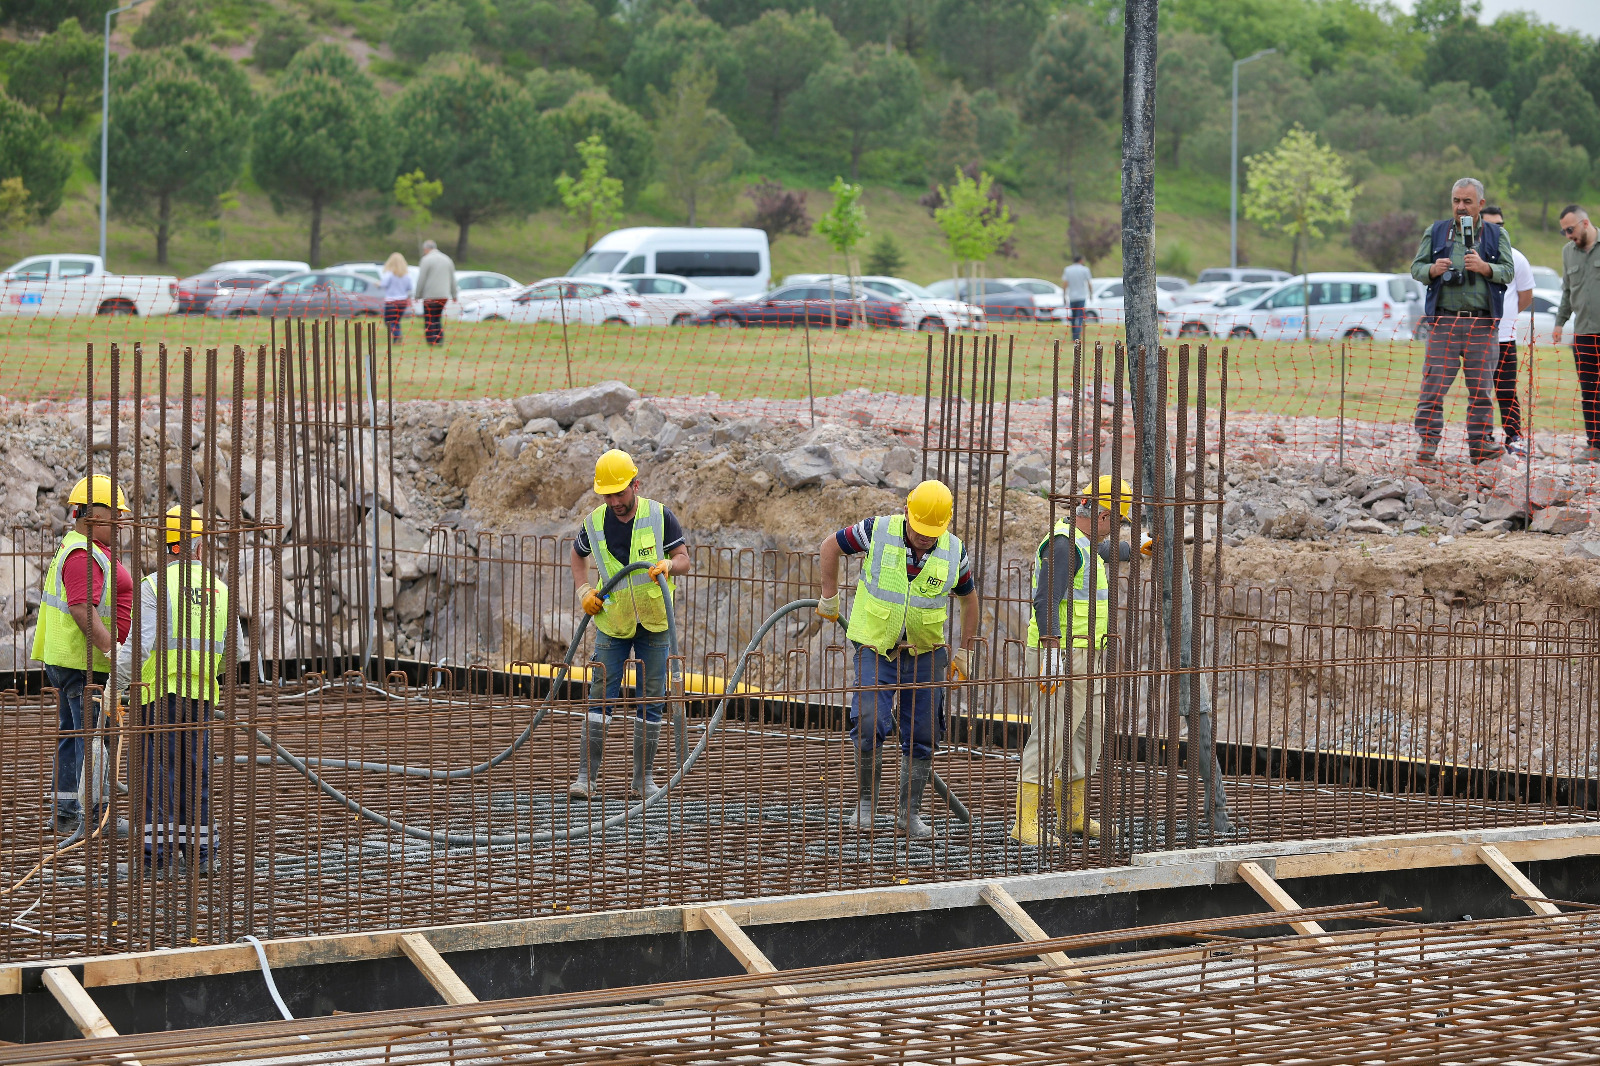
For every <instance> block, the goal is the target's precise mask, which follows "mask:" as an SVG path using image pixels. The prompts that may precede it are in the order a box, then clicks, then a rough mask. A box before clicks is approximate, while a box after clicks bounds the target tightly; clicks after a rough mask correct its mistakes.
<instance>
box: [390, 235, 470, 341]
mask: <svg viewBox="0 0 1600 1066" xmlns="http://www.w3.org/2000/svg"><path fill="white" fill-rule="evenodd" d="M452 273H453V272H452ZM410 306H411V269H410V268H409V267H408V266H406V257H405V256H403V255H401V254H400V253H399V252H395V253H394V254H392V255H390V256H389V259H388V262H386V263H384V264H383V324H384V325H385V326H387V327H388V328H389V339H390V340H392V341H394V342H395V343H396V344H399V343H400V319H401V318H403V317H405V313H406V308H408V307H410Z"/></svg>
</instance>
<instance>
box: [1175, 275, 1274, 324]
mask: <svg viewBox="0 0 1600 1066" xmlns="http://www.w3.org/2000/svg"><path fill="white" fill-rule="evenodd" d="M1201 284H1202V285H1210V284H1220V285H1223V286H1225V288H1223V289H1222V290H1220V295H1215V296H1213V297H1212V298H1211V299H1209V300H1202V301H1201V302H1199V303H1186V304H1179V305H1178V307H1177V309H1176V310H1174V311H1173V313H1172V314H1170V315H1167V316H1166V318H1165V319H1164V320H1163V326H1164V329H1163V332H1164V333H1166V335H1167V336H1169V337H1211V336H1215V335H1216V331H1217V316H1218V315H1221V314H1223V313H1224V312H1227V311H1230V310H1232V309H1233V308H1236V307H1244V306H1246V305H1248V304H1253V303H1255V302H1256V301H1257V300H1259V299H1261V298H1262V297H1263V296H1265V295H1266V294H1267V293H1269V292H1271V291H1272V290H1273V288H1274V287H1275V286H1274V285H1271V284H1265V285H1250V284H1241V283H1240V282H1237V281H1223V282H1215V283H1213V282H1201ZM1196 287H1197V288H1198V287H1199V286H1196Z"/></svg>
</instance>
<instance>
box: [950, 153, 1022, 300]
mask: <svg viewBox="0 0 1600 1066" xmlns="http://www.w3.org/2000/svg"><path fill="white" fill-rule="evenodd" d="M955 179H956V180H955V182H954V183H953V184H951V185H941V186H939V189H938V194H939V199H940V200H941V201H943V203H942V204H941V206H939V207H936V208H934V212H933V219H934V221H935V222H937V223H938V224H939V230H940V231H941V232H942V233H943V234H944V239H945V242H946V243H947V244H948V245H949V246H950V258H951V259H952V260H954V261H955V263H956V264H957V270H958V271H959V269H960V264H962V263H965V264H966V265H967V267H968V276H969V278H971V279H974V280H975V279H976V278H977V268H978V266H979V265H980V264H983V263H987V262H988V261H989V260H990V259H991V258H992V257H993V256H994V254H995V253H996V252H997V251H999V250H1000V248H1001V247H1002V246H1004V245H1005V244H1006V242H1007V241H1009V240H1010V239H1011V233H1012V231H1013V230H1014V229H1015V228H1016V226H1015V224H1014V223H1013V221H1012V219H1011V211H1010V209H1009V208H1007V207H1006V206H1005V205H1004V204H1003V203H1002V204H1001V205H1000V207H999V209H998V210H997V209H996V208H995V200H994V197H993V195H992V194H991V186H992V185H993V184H994V179H993V178H992V177H990V176H989V175H988V174H987V173H982V172H980V173H979V174H978V176H977V177H976V178H973V177H972V176H970V175H968V174H962V173H959V172H958V173H957V174H956V175H955Z"/></svg>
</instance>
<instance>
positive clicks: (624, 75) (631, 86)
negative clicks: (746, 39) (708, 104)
mask: <svg viewBox="0 0 1600 1066" xmlns="http://www.w3.org/2000/svg"><path fill="white" fill-rule="evenodd" d="M696 62H697V63H699V64H700V65H701V66H704V67H709V68H711V70H712V71H713V72H715V73H716V75H717V85H718V86H720V87H721V89H722V93H723V100H724V101H725V102H726V103H729V104H734V103H737V102H738V100H737V93H738V92H739V89H740V88H741V87H742V86H743V85H744V62H743V60H742V59H741V58H740V56H739V53H738V51H736V50H735V49H734V48H733V47H732V45H731V44H730V43H729V40H728V32H727V31H726V30H724V29H723V28H722V27H721V26H719V25H717V24H716V23H715V22H712V21H711V20H710V19H708V18H706V17H705V16H703V15H700V14H698V13H696V12H695V10H694V8H693V7H691V6H689V5H687V4H686V5H684V6H683V7H681V8H678V9H675V10H674V11H672V12H671V13H670V14H667V15H664V16H662V17H661V18H659V19H657V20H656V21H655V23H654V24H653V25H651V26H650V27H649V28H647V29H645V30H644V31H643V32H642V33H640V34H639V35H638V36H637V37H635V38H634V40H633V46H632V47H631V48H629V49H628V58H627V59H626V60H624V61H623V64H622V72H621V73H620V74H619V75H618V77H617V81H618V83H619V85H620V87H621V90H620V95H621V96H622V97H623V99H625V100H628V101H630V102H632V103H633V104H635V105H640V104H644V103H645V102H646V101H647V100H648V99H649V97H648V95H647V94H646V92H645V89H646V88H647V87H648V86H652V85H653V86H655V87H656V89H658V90H661V89H665V88H666V87H667V86H668V85H671V84H672V75H673V74H675V73H676V72H677V70H678V68H679V67H681V66H683V65H684V64H685V63H696Z"/></svg>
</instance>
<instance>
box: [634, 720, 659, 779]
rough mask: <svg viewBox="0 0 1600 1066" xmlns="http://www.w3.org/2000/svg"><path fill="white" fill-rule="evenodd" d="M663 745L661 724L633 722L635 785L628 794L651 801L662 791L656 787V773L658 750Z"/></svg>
mask: <svg viewBox="0 0 1600 1066" xmlns="http://www.w3.org/2000/svg"><path fill="white" fill-rule="evenodd" d="M660 744H661V723H660V722H646V721H642V720H640V719H634V722H633V784H632V785H631V786H629V788H628V794H629V795H632V796H643V797H644V798H645V799H649V798H650V797H651V796H654V795H655V794H656V793H657V792H660V791H661V789H660V788H658V787H657V786H656V783H655V780H654V777H653V775H654V771H655V765H656V748H657V747H658V746H659V745H660Z"/></svg>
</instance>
